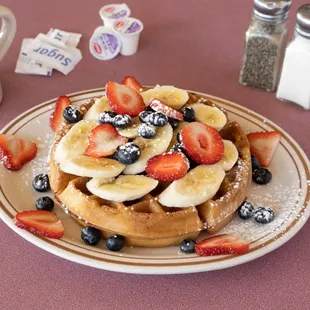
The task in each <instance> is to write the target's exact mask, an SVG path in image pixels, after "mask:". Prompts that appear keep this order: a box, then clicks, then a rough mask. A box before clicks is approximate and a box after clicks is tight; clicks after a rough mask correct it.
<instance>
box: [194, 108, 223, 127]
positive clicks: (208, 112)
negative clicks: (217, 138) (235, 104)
mask: <svg viewBox="0 0 310 310" xmlns="http://www.w3.org/2000/svg"><path fill="white" fill-rule="evenodd" d="M189 107H192V108H193V109H194V111H195V118H196V120H197V121H198V122H200V123H204V124H206V125H209V126H211V127H213V128H215V129H216V130H217V131H220V130H221V129H222V128H223V127H224V126H225V125H226V123H227V118H226V115H225V113H224V112H223V111H221V110H220V109H218V108H216V107H211V106H208V105H205V104H203V103H194V104H191V105H189Z"/></svg>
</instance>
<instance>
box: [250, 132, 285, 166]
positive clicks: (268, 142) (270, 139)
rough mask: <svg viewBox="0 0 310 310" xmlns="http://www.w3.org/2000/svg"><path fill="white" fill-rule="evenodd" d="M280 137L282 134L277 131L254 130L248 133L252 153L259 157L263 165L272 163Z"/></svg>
mask: <svg viewBox="0 0 310 310" xmlns="http://www.w3.org/2000/svg"><path fill="white" fill-rule="evenodd" d="M280 138H281V134H280V133H279V132H277V131H266V132H252V133H249V134H248V140H249V142H250V148H251V153H252V154H254V155H255V156H256V157H257V159H258V161H259V163H260V164H261V165H262V166H263V167H268V166H269V165H270V163H271V160H272V158H273V155H274V153H275V150H276V148H277V146H278V144H279V142H280Z"/></svg>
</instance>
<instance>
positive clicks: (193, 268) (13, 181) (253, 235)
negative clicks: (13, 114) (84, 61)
mask: <svg viewBox="0 0 310 310" xmlns="http://www.w3.org/2000/svg"><path fill="white" fill-rule="evenodd" d="M103 93H104V90H103V89H94V90H88V91H84V92H79V93H75V94H72V95H70V98H71V101H72V102H73V103H74V104H80V103H83V102H85V101H86V100H87V99H89V98H91V97H94V96H100V95H102V94H103ZM198 94H199V93H198ZM199 95H202V96H205V97H206V98H209V99H211V100H213V101H214V102H216V103H217V104H218V105H220V106H222V107H224V108H225V109H226V110H227V111H228V112H229V116H230V118H231V119H234V120H236V121H238V122H239V123H240V125H241V126H242V128H243V129H244V131H246V132H253V131H262V130H277V131H279V132H280V133H281V134H282V138H281V142H280V145H279V147H278V148H277V151H276V154H275V157H274V159H273V161H272V164H271V166H270V170H271V171H272V174H273V180H272V182H271V183H270V184H268V185H265V186H258V185H254V184H253V186H252V188H251V191H250V194H249V197H248V200H249V201H252V202H253V203H254V204H255V205H261V206H271V207H273V208H275V209H278V212H277V216H276V218H275V220H274V221H273V222H272V223H269V224H267V225H262V224H258V223H255V222H254V221H252V220H250V221H242V220H241V219H239V218H237V217H236V218H235V219H234V220H233V221H232V222H231V223H230V224H229V225H228V226H227V227H225V228H224V229H223V230H222V231H221V233H222V232H226V233H232V234H234V235H235V236H239V237H242V238H243V239H246V240H248V241H250V242H251V247H250V251H249V253H247V254H245V255H240V256H236V255H222V256H213V257H198V256H196V255H195V254H190V255H185V254H182V253H180V252H179V250H178V247H166V248H160V249H152V248H138V247H136V248H130V247H125V248H123V249H122V250H121V251H120V252H116V253H115V252H110V251H108V250H107V249H106V248H105V244H104V241H101V242H100V243H99V245H98V246H95V247H91V246H87V245H86V244H85V243H84V242H83V241H82V240H81V239H80V231H81V228H80V227H79V225H78V224H76V223H75V222H74V221H73V220H72V219H71V218H70V217H69V216H68V215H67V214H65V212H64V211H62V209H60V208H59V207H56V208H55V209H56V210H55V212H56V213H57V215H58V217H59V218H60V219H61V220H62V221H63V223H64V227H65V235H64V237H63V238H62V239H61V240H54V239H47V238H41V237H38V236H36V235H33V234H31V233H29V232H27V231H25V230H22V229H19V228H17V227H16V226H15V225H14V222H13V218H14V216H15V215H16V213H17V212H20V211H23V210H29V209H34V203H35V200H36V199H37V198H38V197H39V196H43V195H42V194H39V193H37V192H35V191H34V190H33V189H32V186H31V181H32V178H33V177H34V176H35V175H36V174H38V173H42V172H46V160H47V154H48V148H49V146H50V144H51V141H52V139H53V134H52V132H51V130H50V127H49V116H50V114H51V112H52V110H53V109H54V103H55V99H53V100H50V101H47V102H44V103H42V104H41V105H39V106H36V107H34V108H32V109H31V110H28V111H26V112H25V113H23V114H22V115H20V116H19V117H17V118H16V119H14V120H13V121H12V122H11V123H9V124H8V125H7V126H6V127H5V128H3V130H2V133H9V134H16V135H17V136H19V137H22V138H26V139H30V140H33V141H35V142H36V143H37V145H38V147H39V152H38V155H37V157H36V159H34V160H33V161H32V162H30V163H29V164H27V165H25V166H24V167H23V169H22V170H20V171H18V172H10V171H7V170H6V169H4V168H3V167H2V166H1V167H0V200H1V202H2V204H1V209H0V217H1V218H2V220H3V221H4V222H5V223H6V224H7V225H8V226H9V227H11V228H12V229H13V230H14V231H15V232H16V233H18V234H19V235H20V236H22V237H23V238H25V239H26V240H28V241H30V242H31V243H33V244H35V245H36V246H38V247H40V248H42V249H44V250H46V251H48V252H50V253H53V254H55V255H58V256H60V257H63V258H66V259H68V260H71V261H74V262H77V263H80V264H85V265H89V266H92V267H96V268H101V269H106V270H112V271H119V272H128V273H140V274H176V273H192V272H201V271H209V270H215V269H223V268H227V267H232V266H235V265H239V264H243V263H245V262H248V261H251V260H253V259H256V258H258V257H260V256H262V255H264V254H266V253H269V252H271V251H273V250H274V249H276V248H278V247H279V246H281V245H283V244H284V243H285V242H287V241H288V240H289V239H290V238H292V237H293V236H294V235H295V234H296V233H297V232H298V231H299V230H300V229H301V227H302V226H303V225H304V224H305V222H306V220H307V218H308V217H309V213H310V211H309V209H310V208H309V197H310V190H309V185H310V184H309V181H307V180H310V171H309V161H308V159H307V156H306V155H305V154H304V152H303V151H302V150H301V148H300V147H299V146H298V145H297V143H296V142H295V141H294V140H293V139H292V138H291V137H290V136H289V135H288V134H287V133H286V132H285V131H284V130H283V129H281V128H280V127H278V126H277V125H275V124H274V123H272V122H271V121H269V120H266V119H264V117H262V116H260V115H259V114H257V113H254V112H252V111H250V110H248V109H246V108H244V107H241V106H239V105H236V104H234V103H232V102H229V101H226V100H223V99H219V98H216V97H212V96H209V95H204V94H199ZM202 237H205V236H201V238H202Z"/></svg>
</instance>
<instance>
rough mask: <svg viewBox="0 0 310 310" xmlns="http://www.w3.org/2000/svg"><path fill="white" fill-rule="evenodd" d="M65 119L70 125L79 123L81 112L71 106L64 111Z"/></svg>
mask: <svg viewBox="0 0 310 310" xmlns="http://www.w3.org/2000/svg"><path fill="white" fill-rule="evenodd" d="M63 117H64V119H65V120H66V121H68V122H69V123H77V122H79V121H80V120H81V118H82V116H81V112H80V111H79V110H78V109H77V108H76V107H75V106H73V105H69V106H68V107H66V108H65V109H64V112H63Z"/></svg>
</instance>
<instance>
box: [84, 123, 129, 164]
mask: <svg viewBox="0 0 310 310" xmlns="http://www.w3.org/2000/svg"><path fill="white" fill-rule="evenodd" d="M127 142H128V139H127V138H125V137H122V136H121V135H120V134H119V133H118V131H117V130H116V129H115V128H114V127H113V126H112V125H110V124H103V125H99V126H97V127H95V128H94V129H93V130H92V131H91V132H90V134H89V136H88V147H87V149H86V154H87V155H89V156H92V157H96V158H98V157H102V156H109V155H112V154H113V153H114V152H115V151H116V149H117V148H118V147H119V146H120V145H123V144H125V143H127Z"/></svg>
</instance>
